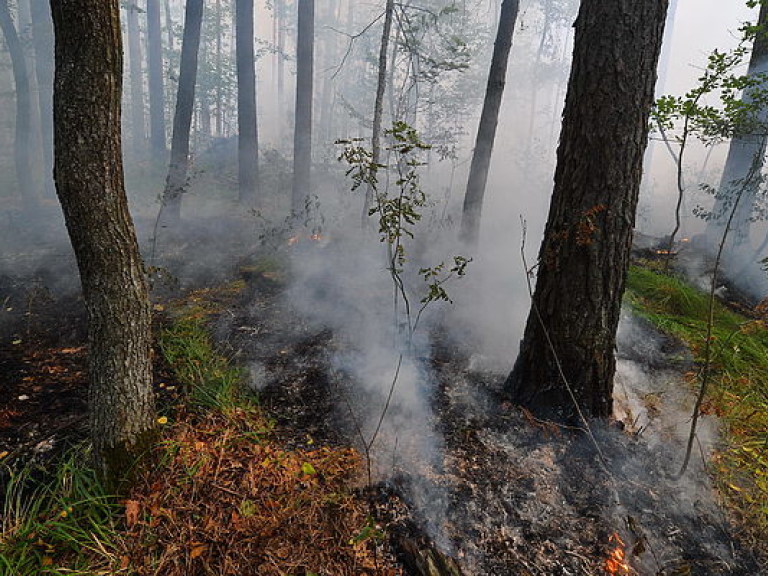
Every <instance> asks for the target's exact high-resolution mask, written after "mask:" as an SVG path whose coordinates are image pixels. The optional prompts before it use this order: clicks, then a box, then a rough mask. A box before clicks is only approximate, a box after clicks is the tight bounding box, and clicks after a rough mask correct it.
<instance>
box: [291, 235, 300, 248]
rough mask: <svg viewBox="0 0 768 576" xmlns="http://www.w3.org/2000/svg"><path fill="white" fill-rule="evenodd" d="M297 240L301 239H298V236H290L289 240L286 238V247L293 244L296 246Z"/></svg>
mask: <svg viewBox="0 0 768 576" xmlns="http://www.w3.org/2000/svg"><path fill="white" fill-rule="evenodd" d="M299 240H301V238H299V237H298V236H291V237H290V238H288V246H293V245H294V244H298V243H299Z"/></svg>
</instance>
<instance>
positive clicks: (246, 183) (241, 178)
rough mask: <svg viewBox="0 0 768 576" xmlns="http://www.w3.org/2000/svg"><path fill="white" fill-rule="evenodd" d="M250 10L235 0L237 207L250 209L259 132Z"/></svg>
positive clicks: (247, 2)
mask: <svg viewBox="0 0 768 576" xmlns="http://www.w3.org/2000/svg"><path fill="white" fill-rule="evenodd" d="M253 8H254V7H253V0H235V26H236V33H235V42H236V50H237V127H238V139H237V142H238V146H237V151H238V167H239V168H238V184H239V189H240V204H241V205H243V206H247V207H253V206H254V204H255V202H256V198H257V196H258V186H259V183H258V178H259V132H258V127H257V124H256V63H255V60H254V57H255V54H254V45H253V40H254V30H253V28H254V25H253V15H254V14H253V12H254V10H253Z"/></svg>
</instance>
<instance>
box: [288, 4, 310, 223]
mask: <svg viewBox="0 0 768 576" xmlns="http://www.w3.org/2000/svg"><path fill="white" fill-rule="evenodd" d="M296 44H297V46H296V125H295V128H294V134H293V193H292V195H291V211H292V213H293V215H294V216H299V215H301V214H302V213H303V212H304V209H305V207H306V203H307V200H308V198H309V196H310V193H311V191H312V181H311V174H312V95H313V94H312V86H313V82H312V75H313V69H314V45H315V1H314V0H299V24H298V35H297V41H296Z"/></svg>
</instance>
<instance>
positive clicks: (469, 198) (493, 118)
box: [461, 0, 519, 248]
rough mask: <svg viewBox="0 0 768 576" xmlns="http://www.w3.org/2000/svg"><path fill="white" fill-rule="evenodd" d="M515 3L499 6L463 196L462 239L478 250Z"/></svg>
mask: <svg viewBox="0 0 768 576" xmlns="http://www.w3.org/2000/svg"><path fill="white" fill-rule="evenodd" d="M518 7H519V2H518V0H504V2H503V3H502V5H501V16H500V17H499V28H498V31H497V32H496V43H495V44H494V47H493V56H492V58H491V70H490V72H489V73H488V85H487V87H486V89H485V100H484V102H483V111H482V113H481V115H480V125H479V127H478V129H477V139H476V140H475V151H474V154H473V155H472V164H471V166H470V169H469V181H468V182H467V193H466V195H465V196H464V209H463V212H462V217H461V238H462V240H463V241H464V242H465V243H466V244H467V245H468V246H469V247H470V248H475V247H477V242H478V238H479V236H480V216H481V213H482V208H483V197H484V196H485V185H486V182H487V181H488V170H489V168H490V166H491V153H492V151H493V143H494V140H495V139H496V126H497V125H498V122H499V110H500V108H501V98H502V96H503V95H504V84H505V79H506V76H507V61H508V60H509V51H510V48H511V47H512V34H513V33H514V31H515V23H516V22H517V12H518Z"/></svg>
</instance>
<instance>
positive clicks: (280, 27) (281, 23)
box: [275, 0, 285, 151]
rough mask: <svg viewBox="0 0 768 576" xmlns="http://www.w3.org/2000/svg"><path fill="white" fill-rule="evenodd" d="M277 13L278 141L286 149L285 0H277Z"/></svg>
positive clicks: (282, 148) (282, 149)
mask: <svg viewBox="0 0 768 576" xmlns="http://www.w3.org/2000/svg"><path fill="white" fill-rule="evenodd" d="M275 15H276V18H277V20H278V23H277V141H278V142H280V148H281V151H285V144H283V125H284V123H285V118H284V115H285V111H284V110H285V109H284V106H283V103H284V102H285V100H284V95H285V0H275Z"/></svg>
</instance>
